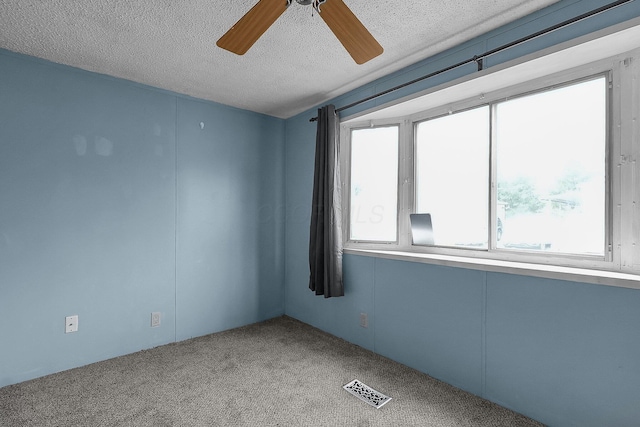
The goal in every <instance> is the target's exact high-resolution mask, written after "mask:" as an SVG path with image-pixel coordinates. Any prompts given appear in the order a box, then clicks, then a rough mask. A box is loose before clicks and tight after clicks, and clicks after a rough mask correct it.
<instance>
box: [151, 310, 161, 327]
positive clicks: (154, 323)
mask: <svg viewBox="0 0 640 427" xmlns="http://www.w3.org/2000/svg"><path fill="white" fill-rule="evenodd" d="M158 326H160V312H159V311H154V312H153V313H151V327H152V328H157V327H158Z"/></svg>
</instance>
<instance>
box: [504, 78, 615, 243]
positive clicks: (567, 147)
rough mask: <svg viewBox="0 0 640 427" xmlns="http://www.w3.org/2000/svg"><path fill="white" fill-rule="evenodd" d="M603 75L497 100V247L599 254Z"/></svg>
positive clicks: (601, 239)
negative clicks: (500, 226)
mask: <svg viewBox="0 0 640 427" xmlns="http://www.w3.org/2000/svg"><path fill="white" fill-rule="evenodd" d="M605 153H606V79H605V78H604V77H602V78H598V79H595V80H590V81H587V82H582V83H579V84H574V85H571V86H567V87H563V88H560V89H554V90H550V91H547V92H543V93H538V94H534V95H530V96H526V97H522V98H518V99H514V100H511V101H506V102H502V103H500V104H498V105H497V159H498V160H497V176H498V194H497V197H498V201H499V204H500V205H502V206H503V207H504V216H505V217H504V227H503V235H502V239H501V240H500V241H499V245H498V246H499V247H504V248H509V249H519V250H545V251H551V252H560V253H569V254H592V255H603V254H604V246H605V199H606V194H605V162H606V157H605Z"/></svg>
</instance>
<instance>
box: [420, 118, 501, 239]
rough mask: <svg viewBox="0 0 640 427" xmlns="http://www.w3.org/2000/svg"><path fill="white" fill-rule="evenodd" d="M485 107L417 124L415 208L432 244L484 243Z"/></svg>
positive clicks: (486, 188) (486, 179)
mask: <svg viewBox="0 0 640 427" xmlns="http://www.w3.org/2000/svg"><path fill="white" fill-rule="evenodd" d="M489 123H490V121H489V107H480V108H476V109H473V110H469V111H464V112H460V113H456V114H452V115H449V116H444V117H439V118H436V119H433V120H428V121H425V122H421V123H419V124H418V125H417V126H416V212H417V213H430V214H431V222H432V225H433V238H434V244H435V245H437V246H462V247H471V248H483V249H486V248H487V247H488V244H487V242H488V236H489V230H488V224H489V220H488V218H489V138H490V132H489Z"/></svg>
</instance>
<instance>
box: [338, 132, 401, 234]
mask: <svg viewBox="0 0 640 427" xmlns="http://www.w3.org/2000/svg"><path fill="white" fill-rule="evenodd" d="M350 192H351V207H350V211H349V213H350V227H349V230H350V235H349V238H350V240H361V241H362V240H364V241H378V242H395V241H396V236H397V217H398V127H397V126H390V127H378V128H370V129H358V130H354V131H352V132H351V189H350Z"/></svg>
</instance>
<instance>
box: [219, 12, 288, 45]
mask: <svg viewBox="0 0 640 427" xmlns="http://www.w3.org/2000/svg"><path fill="white" fill-rule="evenodd" d="M287 6H288V4H287V0H260V1H258V3H256V5H255V6H253V7H252V8H251V10H250V11H249V12H247V13H246V14H245V15H244V16H243V17H242V18H240V20H239V21H238V22H236V24H235V25H234V26H233V27H231V29H230V30H229V31H227V32H226V33H225V34H224V35H223V36H222V37H220V40H218V41H217V42H216V44H217V45H218V47H221V48H223V49H226V50H228V51H229V52H233V53H235V54H238V55H244V54H245V53H246V52H247V51H248V50H249V48H250V47H251V46H253V44H254V43H255V42H256V41H258V39H259V38H260V36H261V35H262V34H264V32H265V31H267V29H268V28H269V27H270V26H271V25H272V24H273V23H274V22H276V19H278V18H279V17H280V15H282V14H283V13H284V11H285V10H287Z"/></svg>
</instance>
